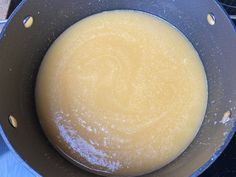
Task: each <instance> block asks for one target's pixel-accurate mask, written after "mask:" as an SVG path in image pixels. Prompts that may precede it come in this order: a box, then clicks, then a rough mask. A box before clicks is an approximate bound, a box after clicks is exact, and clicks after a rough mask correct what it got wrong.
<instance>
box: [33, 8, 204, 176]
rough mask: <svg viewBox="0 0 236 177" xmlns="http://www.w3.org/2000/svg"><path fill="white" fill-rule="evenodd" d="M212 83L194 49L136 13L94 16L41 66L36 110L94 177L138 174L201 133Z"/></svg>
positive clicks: (62, 147)
mask: <svg viewBox="0 0 236 177" xmlns="http://www.w3.org/2000/svg"><path fill="white" fill-rule="evenodd" d="M206 104H207V81H206V76H205V72H204V68H203V66H202V63H201V60H200V58H199V56H198V54H197V52H196V51H195V49H194V48H193V46H192V45H191V43H190V42H189V41H188V40H187V39H186V38H185V37H184V36H183V35H182V34H181V33H180V32H179V31H178V30H177V29H176V28H174V27H173V26H171V25H170V24H169V23H167V22H166V21H164V20H162V19H160V18H157V17H154V16H151V15H148V14H145V13H141V12H137V11H125V10H124V11H122V10H120V11H110V12H104V13H100V14H97V15H93V16H90V17H88V18H85V19H84V20H82V21H80V22H78V23H76V24H75V25H73V26H72V27H70V28H69V29H68V30H67V31H65V32H64V33H63V34H62V35H61V36H60V37H59V38H58V39H57V40H56V41H55V43H54V44H53V45H52V46H51V48H50V49H49V51H48V52H47V54H46V56H45V58H44V60H43V63H42V65H41V68H40V71H39V75H38V79H37V86H36V105H37V111H38V115H39V118H40V122H41V124H42V127H43V129H44V131H45V133H46V135H47V136H48V138H49V140H50V141H51V143H52V144H53V145H54V146H55V147H56V148H57V149H58V150H59V151H60V152H62V153H63V154H64V155H65V156H67V158H68V159H70V160H72V161H74V162H75V163H76V164H78V165H80V166H83V167H85V168H86V169H89V170H90V171H92V172H95V173H100V174H103V175H114V176H136V175H141V174H145V173H149V172H152V171H154V170H157V169H159V168H161V167H163V166H164V165H166V164H168V163H169V162H171V161H172V160H174V159H175V158H176V157H177V156H178V155H180V154H181V153H182V152H183V151H184V150H185V149H186V148H187V147H188V145H189V144H190V143H191V141H192V140H193V139H194V137H195V135H196V133H197V131H198V130H199V128H200V126H201V123H202V120H203V117H204V114H205V109H206Z"/></svg>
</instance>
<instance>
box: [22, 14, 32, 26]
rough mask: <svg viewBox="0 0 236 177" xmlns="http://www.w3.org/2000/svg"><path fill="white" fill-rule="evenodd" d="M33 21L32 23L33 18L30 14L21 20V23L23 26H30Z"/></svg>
mask: <svg viewBox="0 0 236 177" xmlns="http://www.w3.org/2000/svg"><path fill="white" fill-rule="evenodd" d="M33 23H34V19H33V17H31V16H28V17H26V18H25V19H24V20H23V24H24V27H25V28H30V27H31V26H32V25H33Z"/></svg>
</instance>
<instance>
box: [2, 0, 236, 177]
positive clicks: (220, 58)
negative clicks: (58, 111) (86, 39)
mask: <svg viewBox="0 0 236 177" xmlns="http://www.w3.org/2000/svg"><path fill="white" fill-rule="evenodd" d="M115 9H116V10H117V9H133V10H140V11H144V12H147V13H150V14H153V15H156V16H159V17H161V18H163V19H165V20H167V21H168V22H170V23H172V24H173V25H174V26H175V27H177V28H178V29H179V30H180V31H182V33H184V34H185V36H186V37H187V38H188V39H189V40H190V42H191V43H192V44H193V46H194V47H195V49H196V50H197V51H198V53H199V55H200V58H201V60H202V63H203V65H204V68H205V71H206V75H207V80H208V87H209V88H208V89H209V90H208V92H209V97H208V106H207V112H206V115H205V119H204V122H203V124H202V127H201V129H200V131H199V133H198V135H197V137H196V138H195V139H194V141H193V142H192V144H191V145H190V146H189V147H188V148H187V150H186V151H185V152H184V153H183V154H182V155H181V156H179V157H178V158H177V159H176V160H174V161H173V162H171V163H170V164H169V165H167V166H165V167H164V168H162V169H160V170H158V171H156V172H153V173H151V174H148V175H145V176H147V177H156V176H161V177H186V176H198V175H199V174H201V173H202V172H203V171H204V170H205V169H206V168H207V167H208V166H209V165H211V164H212V163H213V162H214V160H215V159H216V158H217V157H218V156H219V155H220V154H221V153H222V151H223V150H224V149H225V147H226V146H227V144H228V143H229V142H230V140H231V138H232V136H233V134H234V133H235V130H236V126H235V125H236V124H235V118H234V117H236V82H235V81H236V69H235V68H236V32H235V28H234V26H233V24H232V22H231V21H230V19H229V18H228V16H227V15H226V13H225V12H224V10H223V9H222V8H221V6H220V5H219V4H218V2H216V1H214V0H191V1H189V0H148V1H147V0H132V1H130V0H67V1H64V0H40V1H38V0H28V1H27V0H23V1H22V2H21V3H20V5H19V6H18V7H17V8H16V9H15V11H14V12H13V13H12V15H11V16H10V18H9V20H8V21H7V22H6V24H5V25H4V28H3V31H2V33H1V36H0V83H1V85H0V133H1V135H2V137H3V139H4V141H5V143H6V144H7V146H8V147H9V149H11V151H13V152H14V153H15V156H16V157H17V158H18V159H19V160H20V161H21V162H22V163H23V164H24V165H25V166H26V167H27V168H28V169H29V170H30V171H31V172H32V173H33V174H34V175H35V176H41V175H42V176H48V177H58V176H63V177H73V176H80V177H83V176H96V175H94V174H90V173H89V172H86V171H84V170H82V169H80V168H78V167H76V166H74V165H73V164H71V163H70V162H68V161H67V160H65V159H64V158H63V157H62V156H61V155H60V154H59V153H58V152H57V151H56V150H55V149H54V148H53V147H52V145H51V144H50V143H49V141H48V140H47V138H46V137H45V135H44V134H43V131H42V129H41V127H40V124H39V122H38V118H37V114H36V111H35V102H34V89H35V80H36V76H37V72H38V69H39V66H40V63H41V61H42V59H43V57H44V55H45V53H46V51H47V49H48V48H49V46H50V45H51V44H52V42H53V41H54V40H55V39H56V38H57V37H58V36H59V35H60V34H61V33H62V32H63V31H64V30H65V29H66V28H68V27H69V26H70V25H72V24H74V23H75V22H77V21H79V20H81V19H83V18H85V17H87V16H90V15H92V14H95V13H99V12H102V11H107V10H115Z"/></svg>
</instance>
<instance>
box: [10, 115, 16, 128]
mask: <svg viewBox="0 0 236 177" xmlns="http://www.w3.org/2000/svg"><path fill="white" fill-rule="evenodd" d="M8 120H9V122H10V124H11V126H12V127H14V128H17V126H18V125H17V120H16V118H15V117H14V116H13V115H10V116H9V118H8Z"/></svg>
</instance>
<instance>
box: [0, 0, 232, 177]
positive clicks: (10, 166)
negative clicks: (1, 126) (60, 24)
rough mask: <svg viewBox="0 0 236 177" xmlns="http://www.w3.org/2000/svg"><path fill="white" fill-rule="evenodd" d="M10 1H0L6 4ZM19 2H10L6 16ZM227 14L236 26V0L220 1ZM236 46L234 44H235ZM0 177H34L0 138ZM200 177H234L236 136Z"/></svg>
mask: <svg viewBox="0 0 236 177" xmlns="http://www.w3.org/2000/svg"><path fill="white" fill-rule="evenodd" d="M9 1H10V0H0V5H1V3H7V2H9ZM20 1H21V0H11V3H10V7H9V11H8V16H9V15H10V13H11V12H12V11H13V10H14V9H15V7H16V6H17V5H18V4H19V2H20ZM220 2H221V3H222V5H223V7H224V8H225V10H226V11H227V13H228V14H229V15H230V16H231V17H232V18H234V19H233V21H234V23H235V24H236V18H235V17H236V0H220ZM1 8H2V7H1V6H0V12H1ZM235 45H236V44H235ZM0 176H1V177H34V175H33V174H32V173H30V172H29V171H27V170H26V169H25V168H24V166H23V165H21V164H19V163H18V161H17V159H15V157H14V155H13V154H12V153H11V152H10V151H9V150H8V149H7V147H6V146H5V145H4V143H3V140H2V138H1V136H0ZM200 177H236V135H235V136H234V138H233V139H232V141H231V143H230V144H229V146H228V147H227V148H226V149H225V151H224V152H223V153H222V155H221V156H220V157H219V158H218V159H217V160H216V161H215V162H214V163H213V164H212V165H211V166H210V167H209V168H208V169H207V170H206V171H205V172H204V173H203V174H202V175H201V176H200Z"/></svg>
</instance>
